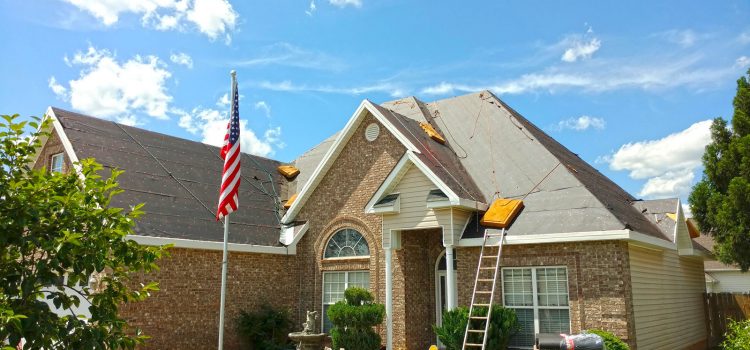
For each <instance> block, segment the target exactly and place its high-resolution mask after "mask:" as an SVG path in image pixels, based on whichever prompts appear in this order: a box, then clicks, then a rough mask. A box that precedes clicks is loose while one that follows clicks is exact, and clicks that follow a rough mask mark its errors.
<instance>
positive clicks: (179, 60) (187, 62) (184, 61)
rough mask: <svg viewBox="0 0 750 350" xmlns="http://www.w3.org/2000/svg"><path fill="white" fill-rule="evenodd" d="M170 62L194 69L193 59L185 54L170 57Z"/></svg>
mask: <svg viewBox="0 0 750 350" xmlns="http://www.w3.org/2000/svg"><path fill="white" fill-rule="evenodd" d="M169 60H170V61H172V62H174V63H176V64H181V65H183V66H185V67H188V68H190V69H193V58H192V57H190V55H188V54H186V53H184V52H178V53H173V54H171V55H169Z"/></svg>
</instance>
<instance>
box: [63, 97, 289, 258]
mask: <svg viewBox="0 0 750 350" xmlns="http://www.w3.org/2000/svg"><path fill="white" fill-rule="evenodd" d="M53 111H54V113H55V116H56V117H57V118H58V120H59V121H60V123H61V124H62V126H63V129H64V130H65V134H66V135H67V137H68V139H69V140H70V142H71V144H72V145H73V150H74V151H75V153H76V155H77V156H78V158H79V159H84V158H95V159H96V160H97V161H98V162H99V163H101V164H102V165H104V166H105V168H107V169H112V168H118V169H121V170H124V171H125V172H124V173H123V174H122V175H120V177H119V182H120V187H121V188H122V189H123V190H124V192H123V193H121V194H120V195H118V196H115V197H114V199H113V201H112V206H114V207H121V208H125V209H127V208H129V207H130V206H132V205H135V204H137V203H145V206H144V207H143V211H144V212H145V214H144V216H142V217H141V218H140V220H138V221H137V222H136V227H135V233H136V234H137V235H141V236H153V237H170V238H181V239H192V240H201V241H218V242H221V241H223V234H224V233H223V232H224V231H223V224H222V223H221V222H218V221H216V218H215V213H216V206H217V202H218V197H219V186H220V182H221V170H222V167H223V160H222V159H221V158H220V157H219V148H218V147H213V146H209V145H205V144H202V143H198V142H193V141H189V140H184V139H180V138H177V137H172V136H168V135H164V134H159V133H155V132H150V131H147V130H143V129H139V128H134V127H129V126H125V125H120V124H117V123H114V122H111V121H106V120H102V119H97V118H93V117H89V116H85V115H81V114H78V113H73V112H68V111H65V110H62V109H58V108H53ZM139 143H140V144H139ZM141 145H142V146H141ZM144 147H145V149H144ZM159 163H161V164H162V165H163V166H164V167H165V168H166V170H165V169H164V168H162V165H160V164H159ZM241 164H242V182H241V186H240V190H239V202H240V207H239V209H238V210H237V211H235V212H234V213H232V214H231V215H230V216H229V218H230V223H231V225H230V234H229V241H230V242H231V243H240V244H254V245H265V246H279V245H280V243H279V233H280V224H279V221H278V216H277V215H278V211H277V205H278V201H277V198H274V197H273V196H269V195H267V193H270V194H272V193H273V192H274V187H275V191H276V193H277V194H278V195H279V196H285V195H286V188H285V186H286V182H287V180H286V179H284V178H283V177H282V176H281V175H280V174H278V172H277V171H276V167H277V166H279V165H280V164H281V163H279V162H277V161H275V160H271V159H267V158H262V157H257V156H252V155H248V154H244V153H243V154H242V159H241ZM269 173H270V174H271V177H270V178H269ZM170 174H171V175H170Z"/></svg>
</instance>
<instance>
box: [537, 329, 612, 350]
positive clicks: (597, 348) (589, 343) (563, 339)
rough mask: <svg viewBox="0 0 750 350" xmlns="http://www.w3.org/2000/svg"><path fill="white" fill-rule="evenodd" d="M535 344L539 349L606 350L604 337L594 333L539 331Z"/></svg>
mask: <svg viewBox="0 0 750 350" xmlns="http://www.w3.org/2000/svg"><path fill="white" fill-rule="evenodd" d="M534 345H536V348H537V349H538V350H604V339H602V337H600V336H598V335H596V334H593V333H582V334H573V335H566V334H555V333H537V335H536V339H535V341H534Z"/></svg>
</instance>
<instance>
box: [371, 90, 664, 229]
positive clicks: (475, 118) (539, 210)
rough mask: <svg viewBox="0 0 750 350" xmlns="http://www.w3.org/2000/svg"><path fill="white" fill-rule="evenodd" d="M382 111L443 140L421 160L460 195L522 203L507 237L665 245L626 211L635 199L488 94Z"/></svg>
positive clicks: (399, 104)
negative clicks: (632, 234)
mask: <svg viewBox="0 0 750 350" xmlns="http://www.w3.org/2000/svg"><path fill="white" fill-rule="evenodd" d="M381 107H382V108H386V109H388V110H389V111H390V112H392V113H390V114H388V115H390V116H391V117H390V118H389V119H392V120H393V123H394V124H396V125H397V127H399V128H403V129H406V130H408V131H410V132H405V133H406V134H413V136H414V137H416V138H418V139H427V136H426V135H425V134H424V132H422V131H421V130H418V129H416V128H418V122H419V121H427V122H429V123H430V124H431V125H432V126H433V127H434V128H435V129H436V130H438V131H439V132H440V133H441V134H443V136H444V137H445V138H446V140H447V142H446V145H445V146H441V147H438V146H437V145H438V143H436V142H432V143H427V144H428V145H430V146H431V148H430V152H423V153H425V154H426V155H430V154H435V155H436V157H437V158H438V159H440V160H441V161H440V162H439V163H438V164H432V165H433V166H434V167H435V168H437V169H434V170H433V171H434V172H436V173H440V172H442V173H444V175H443V176H441V177H442V178H445V179H447V180H450V179H457V180H458V181H457V182H458V183H459V184H462V185H464V187H465V191H464V192H463V193H464V194H466V195H470V196H472V197H474V198H480V199H483V200H486V201H487V203H488V204H489V203H490V202H491V201H492V199H494V198H522V199H523V200H524V204H525V209H524V210H523V211H522V212H521V214H520V215H519V216H518V218H517V219H516V220H515V222H514V223H513V225H512V227H511V228H510V229H509V234H514V235H532V234H545V233H566V232H595V231H610V230H622V229H629V230H633V231H636V232H639V233H643V234H646V235H648V236H651V237H655V238H659V239H663V240H668V241H671V240H670V239H669V238H668V237H669V236H668V235H666V234H665V232H663V231H662V230H661V229H660V228H659V227H658V226H657V225H655V224H654V223H653V222H651V221H649V219H648V218H646V217H645V216H644V215H642V214H641V212H640V211H639V210H638V209H637V208H635V207H634V206H633V203H634V202H636V201H637V200H636V198H634V197H633V196H631V195H630V194H629V193H627V192H626V191H625V190H623V189H622V188H620V187H619V186H618V185H617V184H615V183H614V182H612V181H611V180H610V179H608V178H607V177H606V176H604V175H602V174H601V173H600V172H599V171H597V170H596V169H594V167H592V166H591V165H589V164H588V163H586V162H585V161H584V160H583V159H581V158H580V157H578V155H576V154H574V153H573V152H571V151H570V150H568V149H567V148H566V147H565V146H563V145H562V144H560V143H559V142H557V141H555V140H554V139H553V138H552V137H550V136H549V135H547V134H546V133H545V132H544V131H542V130H541V129H539V128H538V127H537V126H536V125H534V124H533V123H531V122H530V121H529V120H528V119H526V118H524V117H523V116H521V115H520V114H519V113H517V112H516V111H515V110H513V109H512V108H510V107H509V106H508V105H506V104H505V103H504V102H502V101H501V100H500V99H498V98H497V97H496V96H494V95H493V94H492V93H490V92H489V91H483V92H479V93H474V94H469V95H464V96H458V97H453V98H449V99H444V100H439V101H435V102H431V103H424V102H421V101H419V100H418V99H416V98H414V97H409V98H406V99H401V100H396V101H391V102H386V103H383V104H382V106H381ZM404 118H406V119H410V120H411V121H410V122H409V121H404ZM422 143H423V142H415V144H418V145H419V144H422ZM435 150H438V151H439V153H438V152H437V151H435ZM443 160H444V161H443ZM446 182H448V181H446ZM561 218H562V219H561ZM472 227H473V229H472ZM478 228H479V226H477V223H470V224H469V226H468V227H467V229H466V231H465V234H464V235H463V238H474V237H479V236H480V234H479V232H481V230H479V229H478Z"/></svg>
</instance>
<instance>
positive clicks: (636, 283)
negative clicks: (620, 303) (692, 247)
mask: <svg viewBox="0 0 750 350" xmlns="http://www.w3.org/2000/svg"><path fill="white" fill-rule="evenodd" d="M629 250H630V271H631V283H632V286H633V311H634V316H635V338H636V343H637V346H638V349H644V350H650V349H684V348H686V347H688V346H691V345H693V344H695V343H698V342H700V341H702V340H704V339H705V338H706V326H705V321H704V317H705V316H704V311H703V299H702V293H703V292H704V291H705V280H704V275H703V261H702V260H701V259H700V258H696V257H680V256H679V255H678V254H677V252H676V251H673V250H661V249H647V248H642V247H638V246H635V245H632V244H631V245H630V247H629Z"/></svg>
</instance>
